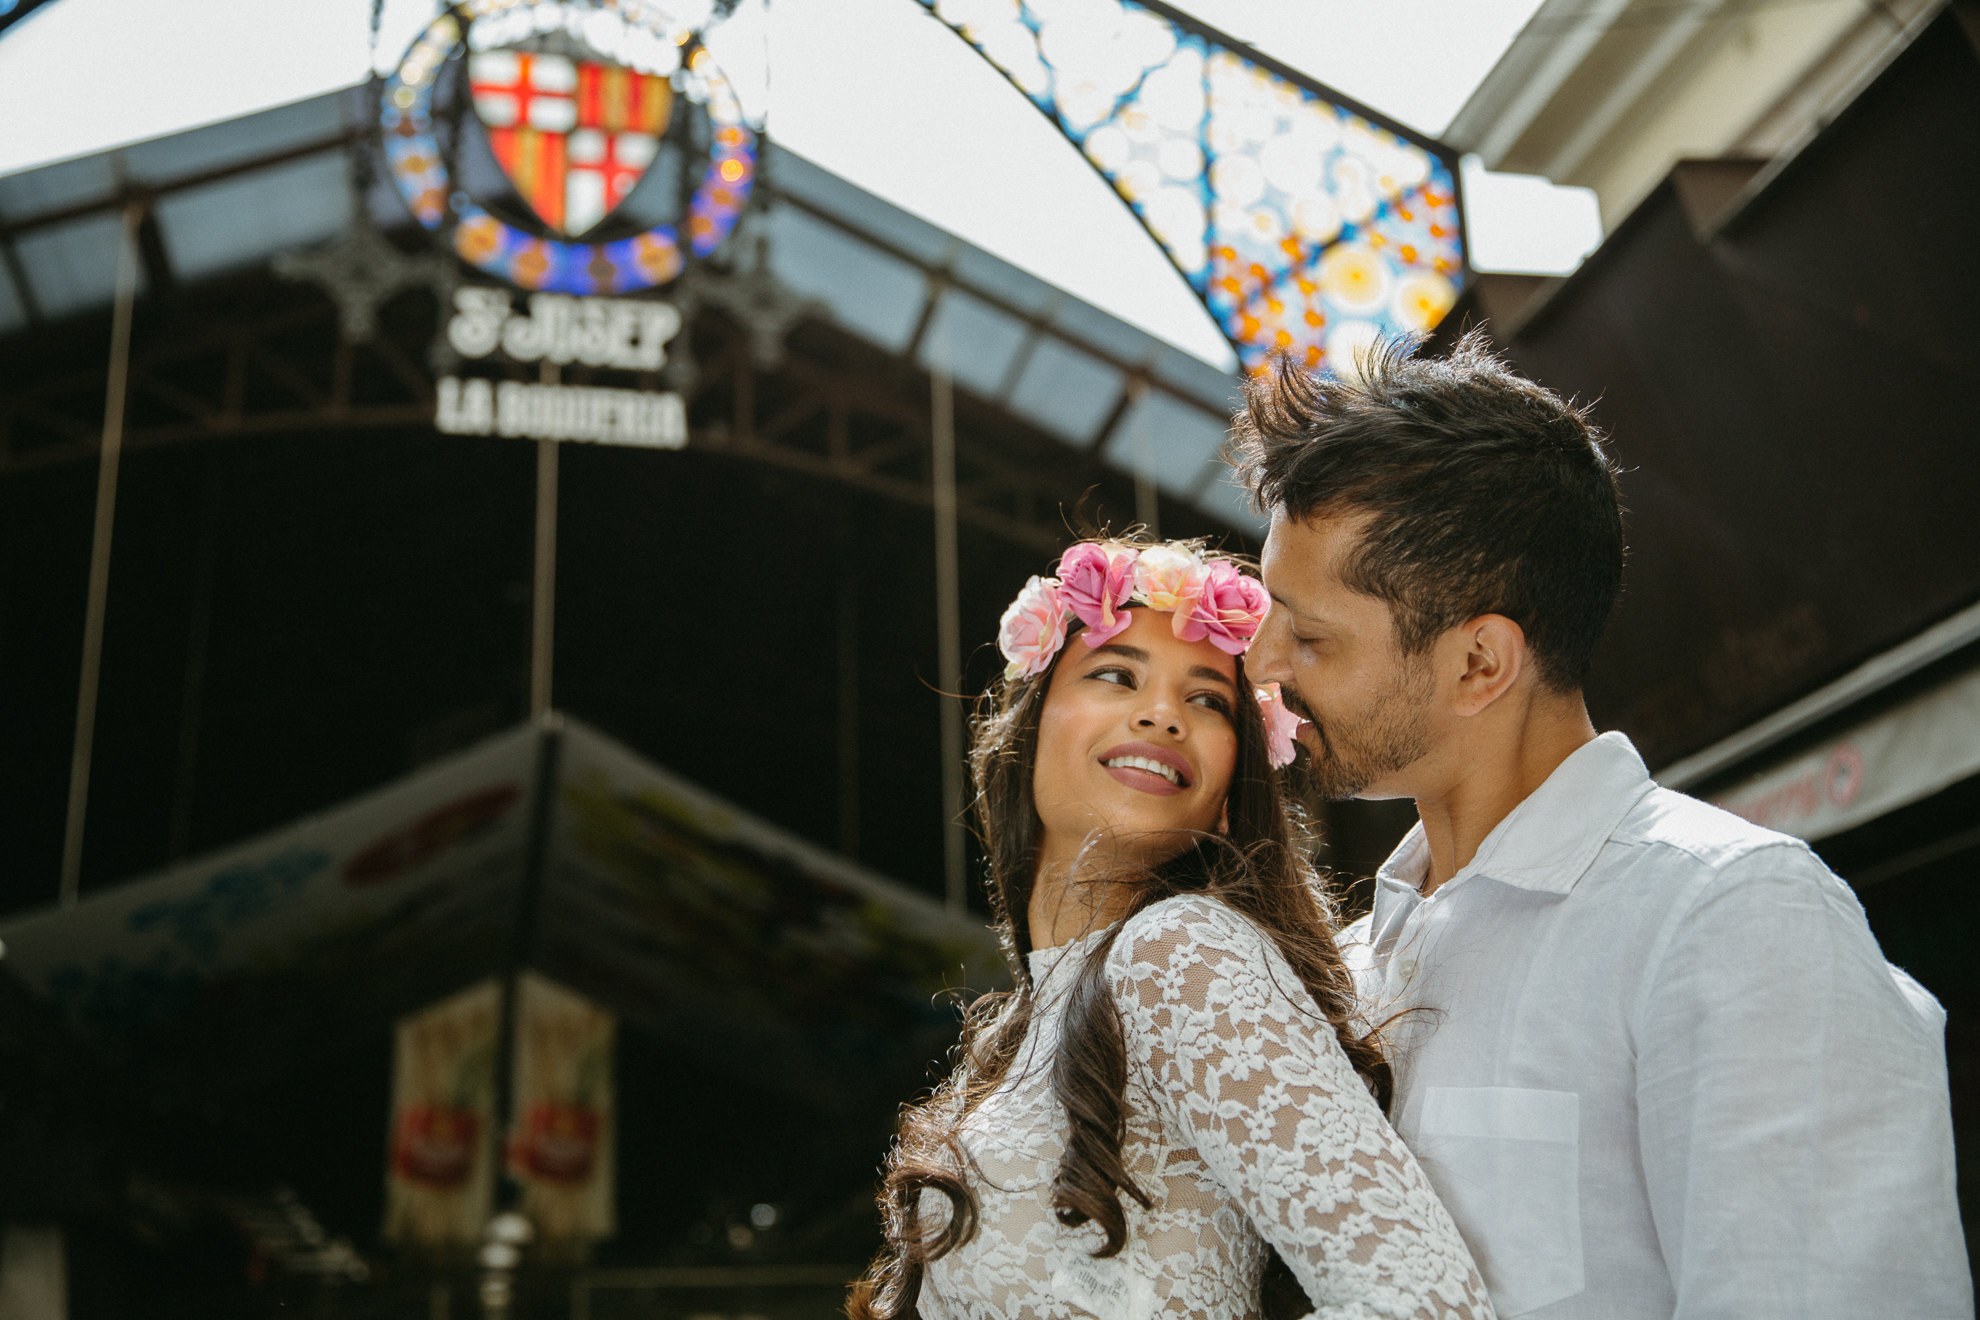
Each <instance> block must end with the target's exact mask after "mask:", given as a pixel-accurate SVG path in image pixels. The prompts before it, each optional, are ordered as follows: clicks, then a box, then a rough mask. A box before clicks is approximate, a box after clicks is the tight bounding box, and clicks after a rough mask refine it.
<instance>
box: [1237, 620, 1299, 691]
mask: <svg viewBox="0 0 1980 1320" xmlns="http://www.w3.org/2000/svg"><path fill="white" fill-rule="evenodd" d="M1290 631H1291V629H1290V627H1289V625H1288V621H1287V619H1286V618H1285V617H1284V615H1283V614H1282V612H1281V611H1279V610H1273V611H1272V613H1270V614H1267V615H1266V616H1265V622H1264V623H1263V624H1261V625H1259V628H1258V636H1257V637H1256V638H1254V639H1253V641H1252V643H1251V646H1250V649H1248V650H1247V651H1245V653H1244V672H1245V673H1246V674H1247V675H1248V676H1249V677H1250V678H1251V681H1252V682H1254V683H1274V682H1277V683H1283V682H1285V681H1286V680H1287V679H1289V678H1291V677H1292V673H1291V670H1290V668H1289V667H1288V666H1287V664H1286V636H1287V634H1288V633H1289V632H1290Z"/></svg>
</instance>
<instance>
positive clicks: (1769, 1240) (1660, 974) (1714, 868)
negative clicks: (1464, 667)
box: [1342, 733, 1973, 1320]
mask: <svg viewBox="0 0 1980 1320" xmlns="http://www.w3.org/2000/svg"><path fill="white" fill-rule="evenodd" d="M1429 860H1430V858H1429V849H1428V846H1427V845H1426V843H1425V842H1424V837H1423V830H1422V826H1421V825H1419V826H1417V827H1416V829H1414V830H1412V831H1411V832H1410V834H1409V835H1408V836H1407V837H1405V838H1404V840H1403V842H1402V844H1401V846H1399V847H1398V848H1397V849H1396V852H1395V854H1394V855H1393V856H1392V857H1390V859H1389V860H1388V862H1387V863H1385V864H1384V865H1383V867H1382V869H1381V871H1380V872H1379V873H1378V875H1377V877H1376V892H1375V907H1374V910H1373V912H1371V913H1370V914H1369V916H1367V917H1364V918H1363V919H1362V920H1360V921H1358V922H1356V923H1355V924H1354V925H1353V926H1351V927H1349V928H1348V930H1347V931H1346V932H1344V934H1343V937H1342V945H1343V951H1344V952H1345V954H1346V955H1347V958H1348V962H1349V965H1350V966H1351V967H1352V968H1353V969H1354V970H1355V974H1356V977H1357V979H1358V981H1359V982H1360V987H1361V992H1362V995H1363V998H1364V1002H1365V1011H1366V1013H1367V1014H1368V1016H1369V1018H1370V1020H1371V1021H1375V1022H1380V1021H1382V1020H1383V1019H1384V1018H1386V1017H1388V1016H1389V1015H1390V1014H1393V1013H1397V1012H1402V1011H1406V1010H1411V1009H1416V1010H1419V1011H1416V1012H1412V1013H1409V1014H1408V1016H1406V1017H1403V1018H1401V1019H1399V1020H1397V1021H1395V1022H1393V1023H1392V1025H1391V1026H1390V1027H1389V1032H1390V1042H1391V1048H1392V1052H1393V1057H1394V1062H1395V1068H1396V1083H1397V1086H1396V1099H1395V1104H1394V1108H1393V1113H1394V1116H1395V1124H1396V1128H1397V1130H1398V1131H1399V1132H1400V1133H1401V1135H1402V1137H1403V1140H1404V1141H1405V1142H1407V1143H1408V1144H1409V1146H1410V1148H1411V1149H1412V1150H1413V1151H1414V1152H1415V1153H1416V1156H1417V1158H1418V1159H1419V1160H1420V1161H1421V1163H1422V1165H1423V1168H1424V1171H1425V1172H1426V1173H1427V1174H1428V1175H1429V1178H1430V1182H1431V1184H1432V1185H1433V1186H1434V1187H1435V1188H1436V1189H1437V1191H1438V1194H1439V1195H1441V1196H1442V1197H1443V1199H1444V1204H1445V1205H1446V1206H1447V1207H1448V1208H1449V1209H1450V1212H1451V1215H1452V1217H1453V1218H1454V1219H1456V1221H1457V1224H1458V1228H1459V1229H1460V1231H1461V1232H1462V1233H1463V1234H1464V1237H1465V1240H1466V1241H1467V1242H1468V1243H1469V1244H1470V1246H1471V1249H1472V1253H1473V1255H1474V1256H1475V1257H1476V1259H1477V1261H1478V1264H1479V1267H1480V1270H1481V1271H1482V1272H1483V1274H1484V1276H1485V1281H1486V1285H1487V1286H1488V1287H1489V1289H1490V1290H1491V1293H1492V1299H1493V1302H1494V1304H1495V1306H1496V1307H1497V1308H1498V1312H1499V1315H1500V1316H1501V1317H1502V1320H1513V1318H1514V1317H1519V1316H1537V1317H1543V1318H1544V1320H1584V1318H1585V1320H1639V1317H1640V1318H1641V1320H1652V1317H1655V1320H1672V1318H1675V1320H1706V1317H1712V1318H1713V1320H1775V1318H1776V1317H1778V1320H1790V1318H1791V1320H1827V1318H1828V1317H1834V1320H1844V1318H1845V1317H1847V1320H1869V1318H1870V1317H1877V1318H1878V1320H1885V1318H1887V1317H1919V1318H1920V1320H1924V1318H1925V1317H1930V1318H1931V1320H1942V1318H1943V1320H1954V1318H1955V1317H1970V1316H1972V1314H1973V1292H1972V1281H1971V1275H1970V1274H1969V1272H1968V1267H1967V1260H1966V1249H1965V1243H1964V1238H1963V1237H1962V1234H1961V1230H1960V1221H1959V1210H1958V1206H1957V1203H1956V1201H1955V1199H1954V1188H1953V1143H1952V1120H1951V1113H1950V1106H1949V1102H1948V1096H1947V1086H1946V1063H1945V1042H1944V1027H1945V1013H1944V1012H1943V1010H1941V1009H1940V1008H1939V1005H1938V1003H1937V1001H1936V1000H1934V999H1933V998H1932V997H1931V996H1930V995H1929V994H1928V993H1926V991H1925V990H1924V989H1923V988H1922V987H1921V986H1919V985H1918V984H1917V982H1915V981H1913V980H1912V979H1911V978H1910V977H1909V976H1906V975H1905V974H1904V973H1903V972H1901V971H1898V970H1897V969H1896V968H1893V967H1891V966H1890V964H1888V963H1886V962H1885V961H1884V958H1883V956H1882V954H1881V952H1880V951H1879V950H1878V947H1877V942H1876V939H1875V937H1874V936H1872V935H1871V933H1870V928H1869V925H1868V923H1867V922H1866V921H1865V920H1864V916H1863V909H1862V907H1861V905H1860V904H1858V903H1857V901H1856V897H1855V895H1854V894H1853V893H1852V892H1851V891H1850V889H1849V887H1848V886H1847V885H1845V884H1844V883H1843V882H1842V881H1841V880H1839V879H1837V878H1836V876H1835V875H1833V874H1832V873H1831V872H1830V871H1829V870H1828V868H1827V867H1825V866H1823V865H1822V863H1821V862H1820V861H1819V860H1817V859H1816V857H1815V856H1814V854H1813V853H1811V852H1810V851H1809V849H1808V847H1807V845H1806V844H1804V843H1802V842H1801V841H1799V840H1797V839H1791V838H1788V837H1787V836H1785V835H1780V834H1775V833H1773V832H1771V831H1768V830H1764V829H1761V828H1759V827H1758V826H1755V825H1751V824H1749V823H1747V822H1746V821H1743V820H1741V819H1739V818H1738V817H1736V816H1733V815H1730V814H1728V813H1726V812H1723V811H1720V810H1718V809H1717V808H1715V807H1710V806H1707V805H1706V804H1704V803H1702V802H1699V801H1697V800H1695V799H1693V798H1688V797H1685V796H1684V795H1682V794H1680V793H1674V792H1671V791H1669V790H1667V789H1664V788H1660V787H1658V786H1657V785H1656V784H1654V783H1652V782H1651V780H1650V777H1649V775H1648V774H1647V773H1646V772H1645V770H1644V768H1643V762H1642V760H1641V759H1640V758H1638V756H1637V755H1636V750H1635V748H1633V747H1632V746H1631V745H1630V743H1629V740H1628V739H1627V738H1626V737H1624V736H1623V735H1622V734H1620V733H1608V734H1604V735H1602V736H1601V737H1600V738H1597V739H1596V740H1595V741H1593V742H1591V743H1589V744H1587V745H1586V746H1584V747H1582V748H1580V749H1579V750H1577V751H1576V752H1575V753H1574V754H1573V755H1572V756H1570V757H1569V758H1568V759H1567V760H1566V761H1564V762H1563V763H1562V764H1561V765H1560V767H1559V768H1557V769H1556V770H1555V771H1554V773H1553V774H1552V775H1551V776H1550V777H1549V778H1548V779H1547V781H1546V783H1544V784H1542V785H1541V786H1540V788H1539V789H1538V790H1537V791H1535V792H1534V793H1533V794H1532V796H1530V797H1528V798H1527V799H1526V800H1525V801H1524V802H1522V803H1521V804H1520V805H1519V806H1518V807H1517V808H1515V809H1514V811H1513V812H1512V814H1511V815H1509V816H1507V817H1506V819H1504V820H1503V821H1501V822H1499V825H1498V827H1497V828H1496V829H1494V830H1493V831H1492V832H1491V833H1490V834H1489V835H1487V836H1486V838H1485V841H1484V843H1483V844H1481V845H1480V847H1479V849H1478V855H1477V856H1476V857H1474V858H1473V859H1472V861H1471V864H1470V865H1468V866H1466V867H1465V868H1464V869H1463V870H1461V871H1459V872H1458V873H1457V874H1456V875H1455V876H1453V877H1452V878H1451V879H1450V880H1449V881H1447V882H1446V883H1445V884H1444V885H1442V886H1441V887H1439V888H1438V889H1437V890H1436V891H1435V892H1434V893H1433V894H1432V895H1431V896H1430V897H1428V898H1424V897H1422V896H1421V894H1420V892H1419V890H1420V887H1421V885H1422V882H1423V880H1424V878H1425V877H1426V875H1427V874H1428V867H1429Z"/></svg>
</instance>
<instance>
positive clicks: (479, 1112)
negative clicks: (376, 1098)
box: [385, 980, 502, 1246]
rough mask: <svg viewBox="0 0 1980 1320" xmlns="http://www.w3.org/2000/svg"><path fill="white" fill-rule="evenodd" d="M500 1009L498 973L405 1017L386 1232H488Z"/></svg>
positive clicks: (461, 1239)
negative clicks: (496, 975) (494, 977)
mask: <svg viewBox="0 0 1980 1320" xmlns="http://www.w3.org/2000/svg"><path fill="white" fill-rule="evenodd" d="M501 1018H502V990H501V986H500V985H499V984H497V983H496V982H495V981H492V980H490V981H483V982H482V983H481V984H479V985H477V986H474V987H472V988H471V989H468V990H464V991H462V992H461V993H460V994H457V995H455V996H453V997H452V998H451V999H445V1000H442V1001H441V1002H440V1003H438V1004H435V1005H434V1006H433V1007H431V1008H429V1009H425V1010H423V1011H422V1012H418V1013H414V1014H412V1015H411V1016H409V1017H405V1018H401V1019H400V1020H399V1024H398V1028H397V1031H396V1033H395V1040H394V1045H393V1051H392V1126H391V1140H390V1144H389V1147H388V1153H387V1158H386V1166H385V1238H386V1240H387V1241H390V1242H401V1243H406V1244H409V1245H417V1246H445V1245H448V1244H452V1243H473V1242H478V1241H480V1240H481V1231H482V1228H483V1226H484V1225H485V1224H486V1223H487V1222H488V1216H489V1213H490V1207H491V1205H492V1195H491V1194H492V1191H493V1188H494V1165H495V1161H494V1140H493V1138H494V1116H495V1052H496V1048H497V1040H498V1038H499V1035H500V1031H501Z"/></svg>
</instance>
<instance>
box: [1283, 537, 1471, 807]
mask: <svg viewBox="0 0 1980 1320" xmlns="http://www.w3.org/2000/svg"><path fill="white" fill-rule="evenodd" d="M1363 521H1364V520H1363V519H1362V518H1360V517H1357V516H1353V515H1345V516H1333V517H1319V518H1314V519H1311V520H1305V521H1295V520H1292V519H1289V518H1287V517H1286V516H1285V515H1284V513H1283V512H1281V513H1277V514H1275V515H1274V516H1273V518H1272V531H1271V534H1270V536H1268V537H1267V538H1266V541H1265V553H1264V556H1263V569H1264V578H1265V589H1266V590H1267V591H1269V592H1271V594H1272V612H1271V613H1270V614H1268V615H1267V616H1266V618H1265V624H1264V626H1263V627H1262V628H1261V629H1259V633H1258V640H1257V641H1255V642H1254V643H1253V644H1252V647H1251V650H1250V651H1249V652H1248V653H1247V654H1246V656H1245V671H1246V673H1247V674H1249V675H1250V677H1251V678H1252V680H1253V681H1255V682H1259V683H1270V682H1277V683H1278V684H1279V685H1280V689H1281V691H1282V692H1283V693H1284V695H1285V698H1286V704H1287V706H1288V707H1289V708H1290V709H1292V710H1293V711H1294V712H1296V713H1297V714H1299V715H1302V716H1305V717H1306V718H1307V719H1309V720H1311V721H1312V723H1311V724H1308V725H1302V726H1301V728H1300V731H1299V740H1300V742H1301V743H1302V744H1303V745H1304V746H1305V748H1306V751H1307V756H1308V764H1307V775H1308V778H1309V780H1310V782H1311V784H1312V789H1313V791H1314V792H1315V793H1316V794H1317V795H1319V796H1320V797H1323V798H1327V799H1330V800H1338V799H1342V798H1352V797H1367V798H1391V797H1410V796H1414V793H1413V792H1412V789H1411V786H1410V784H1409V783H1408V776H1407V771H1408V769H1409V767H1410V766H1411V765H1413V764H1415V763H1416V762H1417V761H1418V760H1420V759H1421V758H1422V757H1423V755H1424V754H1425V753H1426V752H1427V751H1429V749H1430V745H1431V741H1432V738H1431V731H1432V727H1433V713H1432V711H1431V705H1430V704H1431V700H1432V698H1433V695H1434V693H1435V683H1434V682H1433V679H1432V673H1431V667H1430V657H1429V655H1428V654H1427V653H1426V654H1419V655H1415V656H1405V655H1404V654H1403V653H1402V650H1401V648H1400V647H1399V646H1398V645H1397V643H1396V632H1395V622H1394V620H1393V619H1392V618H1391V617H1390V612H1389V606H1388V604H1387V603H1386V602H1385V601H1381V600H1378V599H1376V598H1375V597H1373V596H1368V595H1364V594H1362V593H1361V592H1358V591H1355V590H1353V589H1351V588H1350V587H1348V586H1347V585H1346V584H1345V583H1344V582H1343V581H1342V580H1341V574H1340V567H1341V566H1342V565H1343V564H1344V563H1345V562H1346V559H1347V556H1348V555H1349V554H1350V553H1352V552H1353V550H1354V549H1355V547H1356V546H1358V545H1359V544H1360V541H1361V528H1362V523H1363Z"/></svg>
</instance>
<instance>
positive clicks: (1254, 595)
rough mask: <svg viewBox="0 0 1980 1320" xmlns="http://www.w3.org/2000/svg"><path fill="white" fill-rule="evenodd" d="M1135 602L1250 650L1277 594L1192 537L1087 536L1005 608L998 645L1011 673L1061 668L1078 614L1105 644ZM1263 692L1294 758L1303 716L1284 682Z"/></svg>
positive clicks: (1092, 637) (1188, 629)
mask: <svg viewBox="0 0 1980 1320" xmlns="http://www.w3.org/2000/svg"><path fill="white" fill-rule="evenodd" d="M1130 605H1146V606H1147V607H1148V608H1150V609H1155V610H1163V611H1166V612H1168V613H1169V614H1170V615H1172V616H1173V619H1172V623H1171V626H1172V627H1173V628H1174V630H1175V635H1176V636H1177V638H1179V639H1180V640H1182V641H1185V642H1200V641H1208V642H1209V643H1210V644H1211V645H1212V646H1215V647H1216V648H1217V649H1218V650H1220V651H1223V652H1225V653H1226V654H1229V655H1243V654H1244V652H1245V650H1246V648H1248V647H1249V646H1250V645H1251V643H1252V640H1253V639H1254V638H1256V637H1257V636H1258V628H1259V625H1260V624H1262V623H1264V621H1265V615H1266V613H1267V612H1268V611H1269V610H1270V609H1271V608H1272V598H1271V597H1270V596H1268V595H1266V594H1265V588H1264V586H1263V584H1261V583H1260V582H1259V581H1258V579H1256V578H1253V577H1247V576H1245V574H1244V572H1243V571H1242V570H1241V569H1239V568H1238V566H1237V565H1236V564H1235V563H1234V562H1232V561H1231V560H1229V559H1206V558H1205V557H1204V555H1203V552H1202V551H1200V550H1198V549H1196V548H1194V547H1192V546H1190V545H1187V544H1178V543H1175V542H1169V543H1166V544H1161V545H1151V546H1147V547H1139V548H1138V547H1135V546H1132V545H1128V544H1126V543H1125V542H1121V541H1081V542H1080V543H1079V544H1078V545H1075V546H1074V547H1072V549H1070V550H1068V551H1066V552H1065V554H1064V555H1062V556H1061V557H1060V559H1059V563H1058V576H1057V577H1049V578H1041V577H1033V578H1032V579H1031V580H1030V581H1029V582H1027V583H1025V584H1024V590H1022V591H1020V592H1019V593H1018V595H1017V599H1016V600H1014V601H1012V602H1011V604H1010V608H1009V609H1006V610H1005V611H1004V618H1003V622H1002V623H1001V625H1000V626H999V627H998V629H997V649H998V650H1000V651H1002V652H1003V653H1004V659H1005V660H1006V661H1007V662H1008V663H1007V664H1006V665H1005V666H1004V678H1005V679H1006V681H1009V680H1012V679H1017V678H1033V677H1036V676H1037V675H1039V674H1042V673H1044V672H1045V671H1046V670H1047V669H1049V668H1051V666H1052V659H1053V657H1054V656H1056V655H1058V653H1059V650H1060V648H1062V647H1063V646H1064V645H1065V644H1066V631H1067V629H1068V628H1069V627H1070V626H1071V623H1072V621H1073V620H1074V619H1078V620H1079V621H1080V622H1081V623H1083V624H1085V625H1086V628H1085V631H1084V632H1082V633H1080V637H1081V638H1082V639H1083V640H1084V641H1085V642H1086V644H1087V645H1088V646H1101V645H1104V644H1105V643H1106V642H1108V641H1109V640H1111V639H1112V638H1114V637H1115V636H1117V635H1118V634H1120V633H1121V632H1123V631H1125V630H1126V628H1127V626H1128V625H1129V624H1130V623H1132V622H1133V620H1132V618H1130V617H1129V614H1128V607H1129V606H1130ZM1257 697H1258V704H1259V707H1260V709H1261V710H1262V711H1263V712H1264V715H1265V730H1266V742H1267V753H1268V756H1269V758H1270V759H1271V762H1272V764H1273V765H1274V766H1282V765H1286V764H1288V763H1289V762H1290V761H1291V760H1292V759H1293V747H1294V743H1293V733H1294V732H1295V731H1296V730H1297V729H1298V728H1299V726H1300V724H1301V723H1303V721H1302V720H1301V719H1300V717H1299V716H1297V715H1294V714H1293V713H1292V712H1291V711H1289V710H1287V709H1286V707H1285V703H1284V701H1283V700H1281V698H1280V695H1279V685H1278V684H1277V683H1271V684H1268V685H1266V686H1265V687H1261V688H1259V689H1257Z"/></svg>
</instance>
